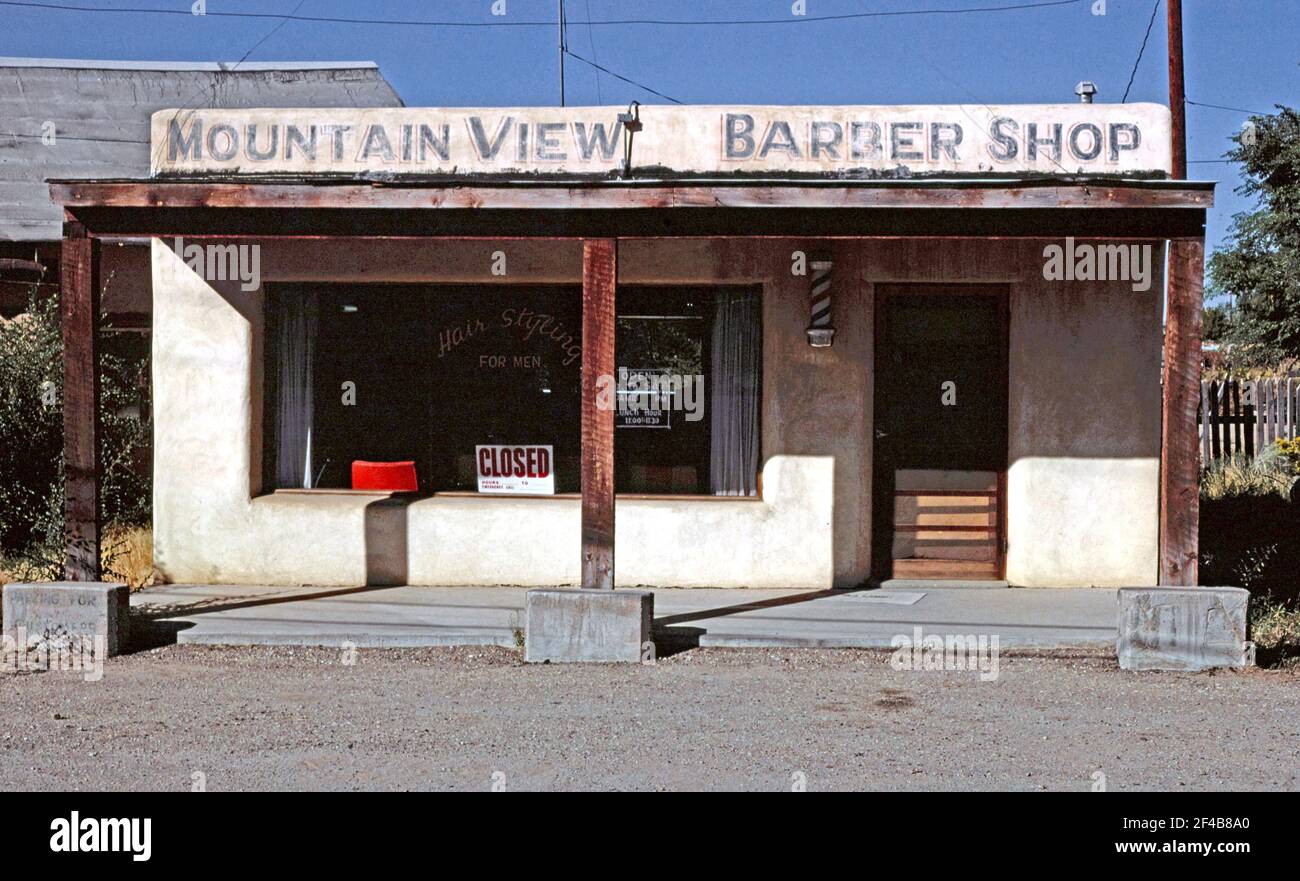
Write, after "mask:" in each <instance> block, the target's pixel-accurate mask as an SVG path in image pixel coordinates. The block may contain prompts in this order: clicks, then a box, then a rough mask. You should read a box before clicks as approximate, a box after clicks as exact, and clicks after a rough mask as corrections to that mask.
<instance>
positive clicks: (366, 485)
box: [352, 459, 420, 493]
mask: <svg viewBox="0 0 1300 881" xmlns="http://www.w3.org/2000/svg"><path fill="white" fill-rule="evenodd" d="M352 488H353V489H374V490H382V491H384V492H398V493H413V492H416V491H417V490H418V489H419V488H420V486H419V483H418V482H417V481H416V479H415V463H414V462H363V461H361V460H360V459H358V460H356V461H355V462H353V463H352Z"/></svg>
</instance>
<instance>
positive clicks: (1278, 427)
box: [1197, 376, 1300, 462]
mask: <svg viewBox="0 0 1300 881" xmlns="http://www.w3.org/2000/svg"><path fill="white" fill-rule="evenodd" d="M1197 422H1198V424H1199V426H1200V435H1201V459H1202V461H1205V462H1209V461H1211V460H1213V459H1220V458H1223V457H1226V456H1231V455H1234V454H1243V455H1245V456H1247V457H1248V458H1249V457H1253V456H1254V455H1255V451H1256V450H1262V449H1264V448H1265V447H1267V446H1268V445H1269V444H1271V443H1273V442H1274V441H1275V440H1277V439H1278V438H1294V437H1300V378H1298V377H1294V376H1275V377H1271V378H1268V379H1244V380H1236V379H1229V380H1222V381H1220V380H1215V381H1212V382H1203V383H1201V407H1200V411H1199V413H1198V414H1197Z"/></svg>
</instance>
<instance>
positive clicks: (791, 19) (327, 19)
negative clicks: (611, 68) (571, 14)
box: [0, 0, 1088, 28]
mask: <svg viewBox="0 0 1300 881" xmlns="http://www.w3.org/2000/svg"><path fill="white" fill-rule="evenodd" d="M1085 2H1088V0H1042V2H1037V3H1011V4H1005V5H1002V6H973V7H964V8H957V9H900V10H894V11H890V12H848V13H842V14H839V15H791V16H788V17H786V18H751V19H734V20H733V19H700V20H689V19H657V18H622V19H612V18H611V19H598V20H595V21H591V22H589V26H591V27H610V26H621V25H655V26H664V27H669V26H681V27H715V26H726V25H769V24H812V23H814V22H826V21H847V20H850V19H863V18H896V17H904V16H916V15H970V14H978V13H985V12H1016V11H1022V10H1028V9H1046V8H1050V7H1055V6H1077V5H1078V4H1080V3H1085ZM0 6H14V7H24V8H29V9H49V10H55V11H59V12H108V13H118V14H126V15H187V16H192V15H193V13H192V12H190V11H189V10H188V9H164V8H159V7H153V6H116V7H105V6H85V5H82V4H78V3H47V2H36V0H0ZM204 15H206V16H211V17H213V18H274V19H286V20H288V21H308V22H321V23H326V24H361V25H392V26H400V27H446V28H492V27H506V28H509V27H515V28H520V27H524V28H528V27H545V28H551V27H554V26H555V23H554V22H551V21H516V20H514V19H506V18H505V17H504V16H501V17H500V19H501V20H499V21H435V20H427V19H392V18H347V17H343V16H328V15H297V14H291V15H288V16H284V15H276V14H275V13H273V12H226V11H221V10H210V11H206V12H204Z"/></svg>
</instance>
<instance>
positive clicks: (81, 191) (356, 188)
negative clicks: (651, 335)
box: [50, 179, 1214, 211]
mask: <svg viewBox="0 0 1300 881" xmlns="http://www.w3.org/2000/svg"><path fill="white" fill-rule="evenodd" d="M50 196H51V198H52V200H53V201H54V202H56V203H58V204H61V205H67V206H99V207H105V208H296V209H304V208H322V209H330V208H334V209H338V208H343V209H375V208H378V209H384V210H393V209H430V208H433V209H439V210H444V211H445V210H453V209H458V208H460V209H481V208H488V209H512V208H513V209H529V210H532V209H550V210H562V211H574V210H579V209H623V210H626V209H637V208H925V209H942V208H988V209H1013V208H1020V209H1025V208H1053V209H1064V208H1104V209H1108V210H1109V209H1118V208H1193V209H1201V210H1205V209H1208V208H1210V207H1212V206H1213V204H1214V188H1213V184H1201V183H1188V182H1186V181H1179V182H1178V183H1177V185H1170V184H1169V183H1168V182H1166V181H1154V180H1153V181H1092V182H1088V183H1057V182H1052V181H1041V180H1023V181H1017V180H1006V179H1003V180H998V179H993V180H983V181H944V180H932V181H860V182H856V183H850V184H846V183H844V182H842V181H816V180H792V181H783V182H782V181H764V182H751V183H744V182H734V181H733V182H718V181H690V180H681V181H673V182H637V181H631V182H629V181H613V182H611V181H592V182H586V183H581V184H575V183H559V182H553V183H546V182H539V181H532V182H516V183H513V184H510V183H506V182H499V183H497V184H496V185H473V184H470V185H467V184H466V183H465V182H463V181H462V182H459V183H457V182H454V181H448V182H444V183H442V184H434V183H430V182H408V183H405V184H403V183H402V182H394V183H392V184H388V185H379V184H369V183H324V182H320V181H317V182H314V183H313V182H310V181H304V182H290V183H284V182H276V183H272V182H258V181H207V182H193V181H166V180H148V181H55V182H52V183H51V184H50Z"/></svg>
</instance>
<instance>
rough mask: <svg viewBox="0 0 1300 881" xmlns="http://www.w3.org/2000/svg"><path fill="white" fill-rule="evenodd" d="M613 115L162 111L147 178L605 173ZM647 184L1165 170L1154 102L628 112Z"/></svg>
mask: <svg viewBox="0 0 1300 881" xmlns="http://www.w3.org/2000/svg"><path fill="white" fill-rule="evenodd" d="M625 111H626V108H623V107H498V108H416V107H403V108H340V109H321V108H313V109H280V108H276V109H251V110H250V109H222V108H213V109H198V110H162V111H159V112H157V113H155V114H154V115H153V120H152V150H151V152H152V164H151V167H152V172H153V174H154V176H158V177H165V176H184V175H193V174H331V175H362V174H388V175H394V176H400V175H403V174H412V175H421V174H437V175H474V174H496V175H530V174H539V173H540V174H561V173H563V174H605V173H609V172H614V171H617V170H619V169H620V168H621V167H622V164H623V158H624V151H625V148H626V146H627V145H626V139H627V136H628V132H627V131H625V128H624V124H623V123H622V122H620V121H619V119H618V117H619V115H620V114H621V113H624V112H625ZM638 114H639V119H640V123H641V125H642V129H641V130H640V131H637V132H636V133H635V134H634V135H632V144H631V167H632V168H633V169H635V170H637V172H638V174H639V175H640V176H642V177H644V176H645V175H646V174H648V173H649V174H653V172H655V171H661V172H663V173H665V174H673V173H677V174H699V175H708V174H728V173H736V172H746V173H767V174H779V173H781V172H790V173H801V174H802V173H819V172H820V173H826V174H845V173H858V174H865V175H879V176H886V177H890V176H910V175H923V174H965V175H971V176H978V175H981V174H1006V173H1025V172H1029V173H1039V174H1102V173H1106V174H1116V173H1139V172H1142V173H1151V172H1164V173H1166V174H1167V173H1168V172H1169V171H1170V168H1171V158H1170V116H1169V110H1168V108H1166V107H1163V106H1161V105H1158V104H1023V105H1001V106H991V107H990V106H986V105H982V104H980V105H933V106H896V107H872V106H843V107H835V106H827V107H817V106H800V107H785V106H738V107H732V106H680V107H678V106H653V107H641V108H639V110H638Z"/></svg>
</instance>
